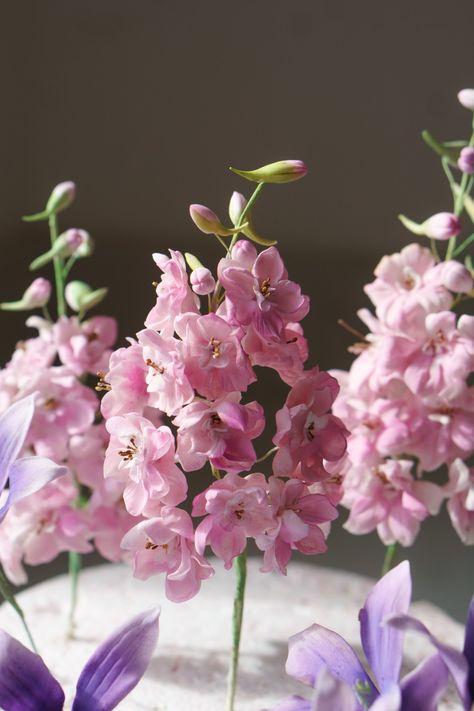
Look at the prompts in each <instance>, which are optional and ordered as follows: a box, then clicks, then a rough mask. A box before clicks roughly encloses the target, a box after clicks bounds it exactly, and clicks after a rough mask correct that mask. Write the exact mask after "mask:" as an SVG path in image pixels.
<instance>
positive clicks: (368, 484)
mask: <svg viewBox="0 0 474 711" xmlns="http://www.w3.org/2000/svg"><path fill="white" fill-rule="evenodd" d="M375 277H376V278H375V280H374V281H373V282H372V283H371V284H368V285H367V286H366V287H365V292H366V293H367V295H368V296H369V298H370V299H371V301H372V303H373V304H374V306H375V314H376V315H375V316H374V315H373V314H372V313H371V312H369V311H368V310H366V309H363V310H361V311H360V312H359V317H360V318H361V320H362V321H363V322H364V323H365V324H366V325H367V326H368V328H369V329H370V333H369V334H368V335H367V336H366V337H365V339H364V340H363V342H361V343H358V344H356V345H355V346H354V348H353V349H352V350H353V352H355V353H356V354H357V358H356V360H355V361H354V363H353V365H352V367H351V369H350V371H349V372H348V373H344V372H340V371H338V372H337V373H336V375H337V377H338V379H339V382H340V383H341V393H340V394H339V396H338V398H337V400H336V402H335V405H334V412H335V413H336V414H337V415H338V416H339V417H340V418H341V419H342V420H343V421H344V422H345V424H346V426H347V427H348V429H349V430H350V431H351V436H350V438H349V442H348V450H347V457H346V461H345V463H344V466H343V471H344V472H345V475H344V479H343V492H344V495H343V499H342V503H343V504H344V505H345V506H347V507H348V508H349V509H350V515H349V519H348V521H347V523H346V524H345V525H346V528H347V529H348V530H349V531H351V532H352V533H356V534H363V533H368V532H369V531H372V530H375V529H376V530H377V532H378V534H379V536H380V538H381V539H382V541H383V542H384V543H385V544H391V543H394V542H399V543H401V544H402V545H404V546H409V545H411V544H412V543H413V541H414V539H415V537H416V535H417V533H418V530H419V527H420V522H421V521H423V520H424V519H425V518H426V517H427V516H429V515H435V514H437V513H438V511H439V509H440V506H441V504H442V502H443V500H444V499H445V498H448V499H449V503H448V510H449V513H450V516H451V520H452V522H453V525H454V527H455V529H456V531H457V532H458V534H459V536H460V537H461V539H462V540H463V541H464V542H465V543H471V544H472V543H474V477H473V476H472V475H470V474H469V470H468V468H467V466H466V465H465V464H464V463H463V460H466V459H468V458H469V457H470V456H472V454H473V453H474V388H473V387H472V386H471V385H470V384H469V381H468V378H469V375H470V373H471V372H472V371H473V370H474V317H473V316H468V315H466V314H464V315H461V316H459V317H458V316H457V315H456V314H455V313H454V312H453V311H452V310H451V308H452V306H453V304H454V303H455V302H457V301H459V300H460V298H461V297H462V295H466V294H468V293H470V292H471V290H472V289H473V279H472V275H471V273H470V270H469V269H468V268H466V267H465V266H464V265H462V264H461V263H459V262H458V261H455V260H448V261H445V262H437V261H436V260H435V258H434V257H433V255H432V253H431V252H430V250H429V249H427V248H426V247H422V246H420V245H418V244H409V245H408V246H407V247H405V248H404V249H402V251H401V252H400V253H397V254H392V255H391V256H385V257H383V259H382V260H381V262H380V263H379V265H378V266H377V268H376V270H375ZM442 465H447V466H448V471H449V482H448V483H447V484H439V483H435V481H433V480H431V481H430V480H429V478H427V476H426V473H430V472H435V471H436V470H437V469H439V468H440V467H441V466H442ZM430 478H431V479H433V477H430Z"/></svg>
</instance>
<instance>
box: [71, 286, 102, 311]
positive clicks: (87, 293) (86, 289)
mask: <svg viewBox="0 0 474 711" xmlns="http://www.w3.org/2000/svg"><path fill="white" fill-rule="evenodd" d="M107 292H108V289H106V288H105V287H104V288H102V289H95V290H93V289H92V287H91V286H89V284H86V283H85V282H84V281H70V282H69V284H68V285H67V286H66V289H65V291H64V295H65V297H66V301H67V303H68V305H69V306H70V307H71V309H72V310H73V311H76V312H78V313H80V314H82V313H85V312H86V311H89V310H90V309H92V308H93V307H94V306H97V304H99V303H100V302H101V301H102V300H103V299H104V298H105V297H106V295H107Z"/></svg>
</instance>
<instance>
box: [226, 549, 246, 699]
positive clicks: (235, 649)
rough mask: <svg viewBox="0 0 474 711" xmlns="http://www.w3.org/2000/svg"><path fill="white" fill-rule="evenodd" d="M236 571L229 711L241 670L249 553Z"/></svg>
mask: <svg viewBox="0 0 474 711" xmlns="http://www.w3.org/2000/svg"><path fill="white" fill-rule="evenodd" d="M234 569H235V595H234V610H233V613H232V653H231V659H230V667H229V679H228V684H227V706H226V709H227V711H234V700H235V692H236V689H237V675H238V670H239V656H240V639H241V634H242V621H243V616H244V601H245V586H246V582H247V552H246V551H244V552H243V553H241V555H239V556H237V557H236V558H235V561H234Z"/></svg>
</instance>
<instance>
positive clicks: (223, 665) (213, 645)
mask: <svg viewBox="0 0 474 711" xmlns="http://www.w3.org/2000/svg"><path fill="white" fill-rule="evenodd" d="M216 567H217V571H216V575H215V577H214V578H212V579H211V580H209V581H207V582H205V583H204V585H203V587H202V589H201V593H200V594H199V595H198V596H197V597H196V598H194V599H193V600H190V601H189V602H187V603H183V604H181V605H176V604H173V603H170V602H168V601H167V600H166V598H165V596H164V593H163V585H162V580H161V579H160V578H153V579H151V580H148V581H147V582H140V581H138V580H134V579H133V578H132V577H131V574H130V570H129V569H128V568H125V567H121V566H110V565H104V566H99V567H97V568H92V569H88V570H86V571H84V572H83V574H82V576H81V584H80V601H79V607H78V615H77V620H78V624H77V634H76V638H75V639H68V638H67V636H66V626H67V612H68V605H69V581H68V580H67V577H66V576H60V577H58V578H53V579H52V580H49V581H47V582H45V583H42V584H40V585H37V586H36V587H35V588H32V589H30V590H27V591H26V592H24V593H22V594H21V595H20V596H19V600H20V602H21V605H22V606H23V608H24V610H25V612H26V614H27V616H28V619H29V621H30V626H31V628H32V630H33V633H34V636H35V638H36V640H37V644H38V646H39V647H40V651H41V653H42V655H43V657H44V659H45V661H46V663H47V664H48V666H49V668H50V669H51V671H52V672H53V673H54V674H55V676H56V677H57V678H58V679H59V681H60V682H61V683H62V684H63V686H64V688H65V690H66V693H67V697H68V700H69V701H70V700H71V697H72V695H73V691H74V686H75V681H76V679H77V676H78V674H79V672H80V670H81V668H82V666H83V665H84V663H85V661H86V660H87V659H88V657H89V656H90V654H91V653H92V652H93V650H94V649H95V647H96V646H97V645H98V644H99V642H100V641H102V640H103V639H104V638H105V637H106V636H107V635H109V634H110V633H111V632H112V631H113V630H114V629H115V628H116V627H118V626H119V625H121V624H122V623H123V622H124V621H126V620H127V618H129V617H131V616H132V615H134V614H135V613H137V612H141V611H142V610H145V609H147V608H149V607H152V606H153V605H156V604H159V605H161V607H162V613H161V620H160V639H159V642H158V646H157V649H156V652H155V656H154V658H153V661H152V663H151V666H150V668H149V670H148V672H147V674H146V676H145V677H144V679H143V680H142V682H141V683H140V685H139V686H138V687H137V688H136V689H135V690H134V691H133V692H132V694H130V696H129V697H128V699H127V700H126V701H124V702H123V703H122V704H121V705H120V707H119V708H120V709H121V710H122V711H184V710H186V711H223V709H224V706H225V703H224V700H225V685H226V674H227V659H228V647H229V644H230V618H231V609H232V596H233V573H232V572H226V571H224V570H222V568H220V567H219V566H216ZM371 585H372V582H371V581H370V580H368V579H366V578H362V577H359V576H356V575H353V574H349V573H344V572H340V571H333V570H329V569H325V568H319V567H317V566H314V565H304V564H299V563H294V564H291V565H290V566H289V574H288V577H286V578H284V577H281V576H276V575H263V574H261V573H259V572H258V561H253V560H251V561H250V562H249V576H248V587H247V600H246V609H245V620H244V631H243V641H242V657H241V671H240V677H239V689H238V697H237V698H238V701H237V704H236V711H259V709H262V708H265V707H270V706H272V705H273V704H275V703H276V702H277V701H278V700H281V699H282V698H283V697H285V696H287V695H288V694H291V693H301V694H303V695H304V694H305V688H304V687H303V686H302V685H300V684H297V683H296V682H293V681H292V680H291V679H289V678H288V677H287V676H286V674H285V672H284V664H285V659H286V652H287V640H288V637H289V636H290V635H292V634H295V633H296V632H299V631H301V630H303V629H304V628H305V627H307V626H309V625H310V624H312V623H313V622H318V623H320V624H323V625H324V626H326V627H329V628H330V629H333V630H335V631H337V632H339V633H340V634H342V635H343V636H344V637H345V638H346V639H347V641H348V642H350V643H351V644H353V646H355V647H356V648H359V628H358V621H357V614H358V611H359V609H360V607H361V606H362V604H363V602H364V599H365V596H366V594H367V591H368V590H369V588H370V587H371ZM413 612H414V613H415V614H416V615H417V616H418V617H419V618H420V619H421V620H423V621H424V622H425V623H426V624H428V626H429V628H430V629H431V631H432V632H433V633H434V634H435V635H437V636H439V637H440V638H441V639H443V641H445V642H448V643H450V644H453V645H455V646H456V647H458V648H460V647H461V645H462V638H463V630H462V628H461V626H460V625H458V624H457V623H456V622H454V621H453V620H451V619H450V618H449V617H448V616H447V615H445V614H444V613H443V612H441V611H440V610H438V609H436V608H434V607H433V606H431V605H428V604H426V603H417V604H415V605H413ZM0 626H1V627H3V628H4V629H6V630H7V631H9V632H10V633H12V634H14V635H15V636H17V637H18V638H19V639H22V641H24V636H23V634H22V631H21V629H20V627H19V625H18V622H17V620H16V618H15V616H14V614H12V611H11V610H10V609H8V608H6V607H5V606H3V607H2V608H0ZM405 651H406V667H407V668H413V666H414V665H415V664H416V663H417V662H418V661H419V660H420V659H421V658H423V657H424V656H426V655H427V654H429V653H431V650H430V648H429V646H427V645H426V644H425V643H422V642H421V641H420V640H419V639H418V638H416V637H412V636H409V637H408V638H407V642H406V643H405ZM440 708H442V709H443V710H445V711H446V710H447V709H460V708H461V706H460V705H459V704H457V703H455V702H448V703H445V704H443V706H441V707H440Z"/></svg>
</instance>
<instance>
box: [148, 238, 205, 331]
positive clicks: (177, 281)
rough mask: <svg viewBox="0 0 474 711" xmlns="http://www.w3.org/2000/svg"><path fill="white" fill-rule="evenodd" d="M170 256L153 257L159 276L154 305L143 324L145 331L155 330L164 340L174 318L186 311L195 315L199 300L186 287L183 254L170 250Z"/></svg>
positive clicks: (158, 255) (171, 329) (186, 275)
mask: <svg viewBox="0 0 474 711" xmlns="http://www.w3.org/2000/svg"><path fill="white" fill-rule="evenodd" d="M170 255H171V257H169V258H168V257H167V256H166V255H165V254H159V253H156V254H154V255H153V259H154V260H155V262H156V264H157V265H158V267H159V268H160V269H161V271H162V272H163V276H162V277H161V280H160V281H159V283H158V285H157V287H156V296H157V299H156V304H155V306H153V308H152V309H151V311H150V313H149V314H148V316H147V318H146V321H145V326H146V327H147V328H153V329H155V330H156V331H159V332H160V333H161V335H162V336H164V337H165V338H169V337H170V336H172V335H173V333H174V319H175V318H176V316H179V315H180V314H182V313H186V312H187V311H191V312H195V313H197V312H198V309H199V297H198V296H197V295H196V294H194V293H193V291H192V290H191V287H190V286H189V282H188V273H187V271H186V262H185V260H184V257H183V255H182V254H181V252H178V251H176V250H174V249H170Z"/></svg>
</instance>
